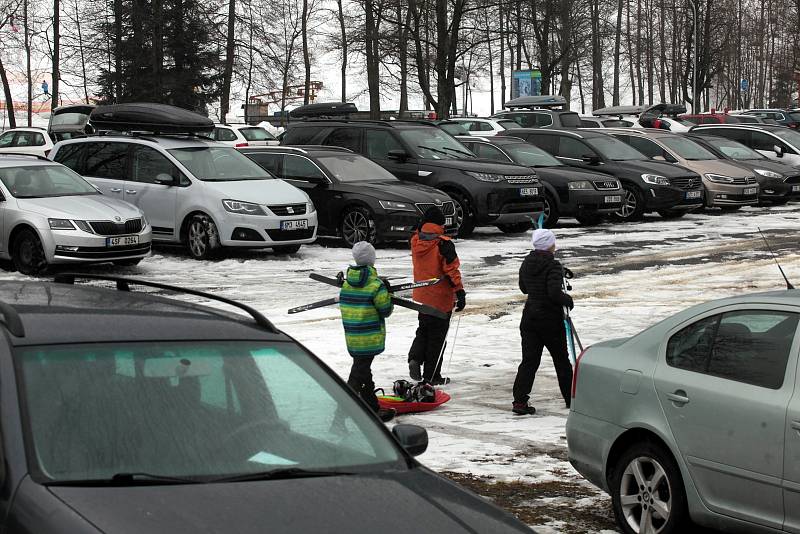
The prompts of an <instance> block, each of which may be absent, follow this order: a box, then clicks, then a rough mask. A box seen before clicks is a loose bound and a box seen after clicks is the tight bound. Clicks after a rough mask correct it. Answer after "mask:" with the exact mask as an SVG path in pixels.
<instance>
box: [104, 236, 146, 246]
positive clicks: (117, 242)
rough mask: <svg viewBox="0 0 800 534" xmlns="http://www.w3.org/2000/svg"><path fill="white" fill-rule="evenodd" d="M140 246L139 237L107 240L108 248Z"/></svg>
mask: <svg viewBox="0 0 800 534" xmlns="http://www.w3.org/2000/svg"><path fill="white" fill-rule="evenodd" d="M138 244H139V236H138V235H121V236H119V237H107V238H106V246H107V247H126V246H129V245H138Z"/></svg>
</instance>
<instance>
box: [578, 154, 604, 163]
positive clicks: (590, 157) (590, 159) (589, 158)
mask: <svg viewBox="0 0 800 534" xmlns="http://www.w3.org/2000/svg"><path fill="white" fill-rule="evenodd" d="M581 159H582V160H583V162H584V163H588V164H589V165H599V164H600V156H598V155H596V154H584V155H583V157H582V158H581Z"/></svg>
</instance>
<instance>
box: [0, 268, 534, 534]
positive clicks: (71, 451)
mask: <svg viewBox="0 0 800 534" xmlns="http://www.w3.org/2000/svg"><path fill="white" fill-rule="evenodd" d="M83 279H88V280H91V281H92V282H93V283H94V284H104V285H111V286H112V287H113V286H114V285H115V286H116V287H117V288H118V289H117V290H114V289H108V288H106V287H96V286H94V287H92V286H88V285H85V284H83V283H81V282H82V280H83ZM56 280H57V283H30V282H13V281H12V282H4V283H3V284H2V286H0V309H2V321H0V328H2V330H3V335H2V344H3V347H2V357H0V373H2V376H3V388H2V391H0V396H1V398H2V405H3V406H4V410H3V411H2V413H0V425H2V428H3V456H4V465H3V471H2V476H3V487H4V488H5V489H4V491H3V497H2V502H3V503H4V506H5V511H4V516H3V526H4V531H7V532H9V533H23V532H25V533H33V532H35V533H37V534H57V533H65V532H69V533H70V534H95V533H98V532H108V533H123V532H149V533H170V534H188V533H191V534H195V533H197V532H198V531H205V532H237V533H240V534H256V533H262V532H265V531H269V532H270V533H274V534H295V533H298V532H378V531H382V530H385V529H386V525H387V524H393V525H397V524H402V523H403V522H405V521H407V520H408V518H409V517H414V518H415V520H417V521H419V522H421V524H424V525H425V528H426V529H428V530H429V531H430V532H437V533H438V532H441V533H446V534H466V533H481V534H493V533H497V532H508V533H525V532H531V530H530V529H529V528H528V527H527V526H525V525H524V524H523V523H521V522H520V521H518V520H517V519H515V518H513V517H512V516H511V515H509V514H508V513H506V512H504V511H502V510H501V509H499V508H498V507H497V506H495V505H493V504H491V503H490V502H489V501H487V500H486V499H484V498H481V497H478V496H476V495H474V494H473V493H470V492H469V491H467V490H465V489H463V488H461V487H460V486H458V485H456V484H455V483H453V482H451V481H449V480H446V479H445V478H444V477H442V476H441V475H438V474H436V473H434V472H433V471H431V470H429V469H427V468H425V467H424V466H422V465H421V464H420V463H419V462H417V461H416V460H415V459H414V456H417V455H419V454H422V453H423V452H424V451H425V450H426V448H427V447H428V436H427V433H426V431H425V429H424V428H421V427H418V426H415V425H407V424H398V425H395V426H394V427H393V428H392V430H391V431H389V430H388V429H387V428H386V427H385V426H384V425H383V424H381V423H380V421H379V420H378V418H377V417H375V416H374V415H373V414H372V413H371V412H370V410H369V409H368V408H367V407H366V405H365V404H364V403H363V402H362V401H361V400H360V399H359V398H358V397H357V396H356V395H355V394H354V392H353V391H352V390H351V389H350V388H349V387H348V386H347V385H346V384H345V383H344V382H343V381H342V380H341V379H340V378H339V377H338V376H337V375H336V374H335V373H334V372H333V371H332V370H331V369H330V368H329V367H327V366H326V365H325V363H323V362H322V360H320V359H319V358H317V357H316V356H315V355H314V354H312V353H311V352H310V351H308V350H307V349H306V348H305V347H303V346H302V345H300V344H299V343H298V342H297V341H295V340H294V339H292V338H291V337H290V336H288V335H287V334H285V333H283V332H281V331H280V330H278V329H277V328H275V327H274V326H273V324H272V323H271V322H270V321H269V320H268V319H267V318H266V317H264V316H263V315H261V314H260V313H258V312H256V311H255V310H253V309H252V308H249V307H248V306H245V305H243V304H239V303H237V302H235V301H231V300H228V299H225V298H222V297H219V296H218V295H216V294H212V293H202V292H198V291H190V290H182V289H181V288H177V287H174V286H168V285H164V284H151V283H148V282H144V281H139V280H133V279H126V278H114V277H103V276H94V277H87V276H82V275H62V276H60V277H57V279H56ZM140 289H149V290H151V291H152V290H155V291H158V292H160V293H162V294H166V295H170V296H173V295H176V296H179V297H180V299H181V300H178V299H175V298H166V297H163V296H155V295H152V294H150V295H148V294H146V293H145V292H144V291H140ZM192 297H200V298H202V299H203V300H205V301H210V302H213V303H214V304H215V305H216V306H220V305H223V304H224V305H231V306H233V307H235V309H236V310H237V311H238V312H240V313H233V312H231V313H228V312H227V311H225V310H220V309H217V308H215V307H206V306H200V305H197V304H194V303H191V302H187V298H192ZM241 312H244V313H241ZM245 314H247V315H245ZM387 493H391V497H392V498H391V505H387Z"/></svg>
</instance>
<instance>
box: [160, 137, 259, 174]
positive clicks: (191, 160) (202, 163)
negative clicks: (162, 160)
mask: <svg viewBox="0 0 800 534" xmlns="http://www.w3.org/2000/svg"><path fill="white" fill-rule="evenodd" d="M169 153H170V154H172V155H173V156H175V159H177V160H178V161H180V162H181V163H182V164H183V166H184V167H186V168H187V169H189V171H190V172H191V173H192V174H193V175H194V176H195V177H196V178H198V179H199V180H203V181H209V182H230V181H234V180H268V179H271V178H273V176H271V175H270V174H269V173H268V172H267V171H265V170H264V169H262V168H261V167H259V166H258V165H257V164H256V163H253V162H252V161H251V160H250V159H249V158H248V157H247V156H245V155H243V154H242V153H241V152H239V151H238V150H236V149H235V148H229V147H216V146H214V147H211V146H200V147H190V148H173V149H172V150H170V151H169Z"/></svg>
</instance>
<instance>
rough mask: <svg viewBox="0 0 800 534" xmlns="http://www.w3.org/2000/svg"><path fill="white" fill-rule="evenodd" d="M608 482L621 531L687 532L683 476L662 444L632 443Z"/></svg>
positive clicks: (668, 533) (629, 533) (667, 533)
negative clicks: (685, 528) (685, 527)
mask: <svg viewBox="0 0 800 534" xmlns="http://www.w3.org/2000/svg"><path fill="white" fill-rule="evenodd" d="M610 483H611V500H612V504H613V507H614V516H615V517H616V519H617V525H618V526H619V527H620V528H622V530H623V531H624V532H626V533H628V534H646V533H652V534H672V533H677V532H686V531H685V530H683V528H684V526H685V524H686V523H687V522H688V520H689V515H688V512H687V507H686V494H685V492H684V489H683V479H682V478H681V474H680V471H679V469H678V465H677V464H676V463H675V460H673V459H672V456H671V455H670V454H669V453H668V452H667V451H665V450H664V449H663V447H661V446H659V445H657V444H655V443H652V442H649V441H643V442H641V443H637V444H636V445H634V446H632V447H631V448H630V449H628V450H627V451H626V452H625V453H624V454H623V455H622V456H621V457H620V459H619V461H618V462H617V464H616V466H615V468H614V472H613V473H612V476H611V481H610Z"/></svg>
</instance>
